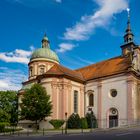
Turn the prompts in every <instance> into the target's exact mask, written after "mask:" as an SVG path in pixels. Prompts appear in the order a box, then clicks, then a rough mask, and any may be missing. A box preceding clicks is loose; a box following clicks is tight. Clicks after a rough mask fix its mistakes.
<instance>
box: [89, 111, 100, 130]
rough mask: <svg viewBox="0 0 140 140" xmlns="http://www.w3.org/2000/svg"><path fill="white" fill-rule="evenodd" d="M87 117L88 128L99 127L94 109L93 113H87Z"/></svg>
mask: <svg viewBox="0 0 140 140" xmlns="http://www.w3.org/2000/svg"><path fill="white" fill-rule="evenodd" d="M86 119H87V123H88V128H97V127H98V123H97V119H96V117H95V115H94V113H93V111H92V112H91V113H87V114H86Z"/></svg>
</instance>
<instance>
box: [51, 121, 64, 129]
mask: <svg viewBox="0 0 140 140" xmlns="http://www.w3.org/2000/svg"><path fill="white" fill-rule="evenodd" d="M64 122H65V121H64V120H50V121H49V123H50V124H51V125H52V126H53V127H54V128H55V129H59V128H60V127H61V126H62V125H63V124H64Z"/></svg>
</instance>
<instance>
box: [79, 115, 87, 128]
mask: <svg viewBox="0 0 140 140" xmlns="http://www.w3.org/2000/svg"><path fill="white" fill-rule="evenodd" d="M81 128H82V129H87V128H88V123H87V119H86V118H83V117H82V118H81Z"/></svg>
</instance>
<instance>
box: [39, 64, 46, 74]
mask: <svg viewBox="0 0 140 140" xmlns="http://www.w3.org/2000/svg"><path fill="white" fill-rule="evenodd" d="M44 73H45V66H44V65H40V66H39V74H44Z"/></svg>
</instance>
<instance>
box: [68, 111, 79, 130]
mask: <svg viewBox="0 0 140 140" xmlns="http://www.w3.org/2000/svg"><path fill="white" fill-rule="evenodd" d="M80 123H81V120H80V117H79V115H78V114H75V113H73V114H72V115H71V116H70V117H69V118H68V122H67V125H68V128H80V127H81V125H80Z"/></svg>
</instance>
